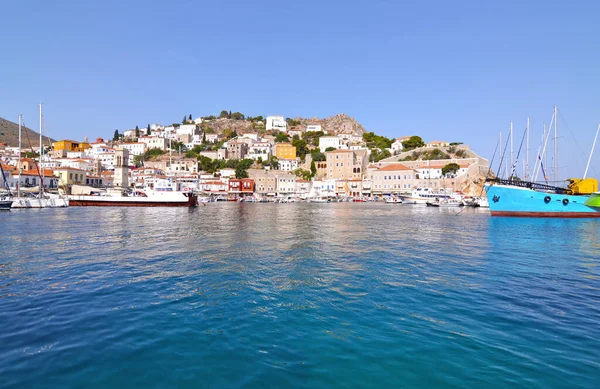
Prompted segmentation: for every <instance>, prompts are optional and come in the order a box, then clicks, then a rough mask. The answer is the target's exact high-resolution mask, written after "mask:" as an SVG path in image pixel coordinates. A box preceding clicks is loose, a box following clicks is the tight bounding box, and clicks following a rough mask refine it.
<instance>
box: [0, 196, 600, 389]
mask: <svg viewBox="0 0 600 389" xmlns="http://www.w3.org/2000/svg"><path fill="white" fill-rule="evenodd" d="M456 212H457V210H455V209H432V208H426V207H418V206H409V205H386V204H351V203H340V204H220V203H212V204H209V205H208V206H205V207H199V208H197V209H191V210H188V209H158V208H148V209H133V208H129V209H127V208H113V209H102V208H75V207H73V208H69V209H58V210H41V211H40V210H21V211H11V212H4V213H0V223H2V226H3V227H2V233H1V238H2V239H1V242H0V245H1V246H0V247H1V248H2V250H1V251H2V258H0V329H1V330H0V387H2V388H84V387H85V388H106V387H110V388H132V387H139V388H141V387H143V388H166V387H179V388H195V387H212V388H236V387H254V388H265V387H280V388H282V387H285V388H292V387H294V388H295V387H306V388H315V387H341V388H344V387H386V388H387V387H389V388H400V387H402V388H426V387H429V388H496V387H497V388H500V387H527V388H573V387H578V388H597V387H598V385H599V384H598V382H600V304H599V303H600V279H599V276H600V267H599V266H598V265H599V263H600V239H599V238H600V236H599V232H600V220H568V219H565V220H548V219H519V218H490V217H489V216H488V215H487V213H486V212H485V211H478V210H466V211H463V212H462V213H461V214H460V215H458V216H456V215H455V213H456Z"/></svg>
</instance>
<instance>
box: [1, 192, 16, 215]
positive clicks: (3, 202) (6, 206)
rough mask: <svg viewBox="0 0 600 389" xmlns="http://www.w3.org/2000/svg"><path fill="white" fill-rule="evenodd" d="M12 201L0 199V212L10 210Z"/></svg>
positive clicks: (8, 198)
mask: <svg viewBox="0 0 600 389" xmlns="http://www.w3.org/2000/svg"><path fill="white" fill-rule="evenodd" d="M12 203H13V200H12V199H11V198H10V197H8V196H7V197H0V211H6V210H10V207H11V205H12Z"/></svg>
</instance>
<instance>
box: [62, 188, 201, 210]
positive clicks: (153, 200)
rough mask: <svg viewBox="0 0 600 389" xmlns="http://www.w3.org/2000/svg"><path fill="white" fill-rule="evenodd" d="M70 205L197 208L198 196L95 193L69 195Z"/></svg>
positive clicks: (192, 194) (174, 193)
mask: <svg viewBox="0 0 600 389" xmlns="http://www.w3.org/2000/svg"><path fill="white" fill-rule="evenodd" d="M68 198H69V205H71V206H80V207H195V206H196V205H197V204H198V196H197V195H196V194H194V193H192V192H160V191H149V190H135V191H131V192H129V191H120V190H116V191H109V192H95V193H90V194H85V195H69V196H68Z"/></svg>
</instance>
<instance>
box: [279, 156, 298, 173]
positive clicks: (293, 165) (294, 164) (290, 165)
mask: <svg viewBox="0 0 600 389" xmlns="http://www.w3.org/2000/svg"><path fill="white" fill-rule="evenodd" d="M278 162H279V170H282V171H284V172H291V171H294V170H296V169H298V159H279V160H278Z"/></svg>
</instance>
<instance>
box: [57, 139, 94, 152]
mask: <svg viewBox="0 0 600 389" xmlns="http://www.w3.org/2000/svg"><path fill="white" fill-rule="evenodd" d="M52 146H53V147H54V151H61V150H65V151H85V150H87V149H89V148H91V147H92V146H90V144H89V143H88V142H77V141H74V140H66V139H65V140H59V141H56V142H54V143H53V145H52Z"/></svg>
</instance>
